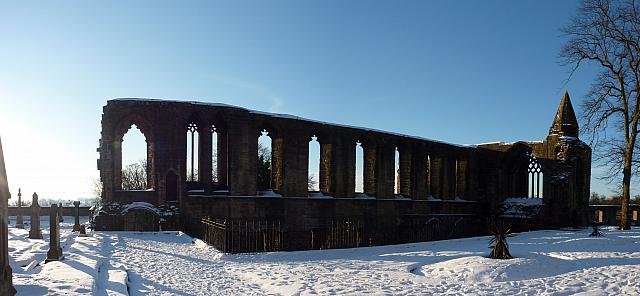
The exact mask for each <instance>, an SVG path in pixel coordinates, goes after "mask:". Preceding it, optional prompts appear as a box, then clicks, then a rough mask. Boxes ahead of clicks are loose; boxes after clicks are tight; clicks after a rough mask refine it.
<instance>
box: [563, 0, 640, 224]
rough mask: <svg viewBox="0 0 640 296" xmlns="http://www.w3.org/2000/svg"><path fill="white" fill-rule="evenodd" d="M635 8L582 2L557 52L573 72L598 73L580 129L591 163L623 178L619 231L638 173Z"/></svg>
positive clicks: (638, 22) (639, 83)
mask: <svg viewBox="0 0 640 296" xmlns="http://www.w3.org/2000/svg"><path fill="white" fill-rule="evenodd" d="M639 9H640V7H639V6H638V5H637V4H636V3H635V1H633V0H622V1H616V2H613V1H611V2H610V1H607V0H584V1H583V3H582V4H581V6H580V8H579V10H578V13H577V14H576V16H575V17H573V19H572V20H571V22H570V23H569V24H568V25H567V26H566V27H564V28H563V29H562V32H564V33H565V34H566V36H567V37H568V41H567V43H566V44H565V45H564V47H563V48H562V50H561V52H560V57H561V59H562V61H563V63H564V64H565V65H570V66H572V71H571V74H573V72H574V71H575V70H576V69H578V68H579V67H580V66H581V65H582V64H583V63H590V64H593V65H595V66H596V67H597V68H599V69H600V72H599V73H598V75H597V77H596V78H595V80H594V83H593V84H592V87H591V90H590V92H589V93H588V94H587V97H586V99H585V100H584V102H583V104H582V107H583V114H582V119H583V125H584V127H585V128H586V133H587V134H588V135H589V136H590V137H591V144H592V146H594V152H595V158H594V159H595V160H596V161H598V162H599V163H601V164H603V165H604V166H606V167H608V168H609V171H608V174H606V176H605V178H606V179H609V180H613V179H617V178H619V177H620V176H622V198H621V213H622V217H621V220H620V228H621V229H629V228H630V227H629V221H628V218H627V213H628V209H629V197H630V191H629V190H630V188H629V187H630V184H631V177H632V174H634V173H635V172H637V170H634V169H633V168H634V166H636V165H637V164H638V162H637V161H634V159H635V158H637V156H636V155H634V150H635V149H636V147H637V141H636V140H637V135H638V121H639V120H640V92H639V91H640V15H639V13H638V12H639Z"/></svg>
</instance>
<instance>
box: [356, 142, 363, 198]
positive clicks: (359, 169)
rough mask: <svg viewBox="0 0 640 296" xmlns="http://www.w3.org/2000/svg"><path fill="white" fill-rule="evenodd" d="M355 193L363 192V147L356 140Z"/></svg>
mask: <svg viewBox="0 0 640 296" xmlns="http://www.w3.org/2000/svg"><path fill="white" fill-rule="evenodd" d="M355 192H356V193H364V148H362V143H361V142H360V141H357V142H356V189H355Z"/></svg>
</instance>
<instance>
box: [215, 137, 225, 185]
mask: <svg viewBox="0 0 640 296" xmlns="http://www.w3.org/2000/svg"><path fill="white" fill-rule="evenodd" d="M216 136H217V138H218V145H217V146H216V148H217V149H218V150H217V151H218V153H217V156H218V160H217V163H216V169H217V170H218V184H220V185H224V186H227V185H228V184H227V155H228V153H227V133H226V131H224V130H221V129H218V132H217V135H216Z"/></svg>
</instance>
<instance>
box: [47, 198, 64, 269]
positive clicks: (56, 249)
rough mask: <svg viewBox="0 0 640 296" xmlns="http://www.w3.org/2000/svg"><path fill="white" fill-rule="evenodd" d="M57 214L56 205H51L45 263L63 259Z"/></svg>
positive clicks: (58, 211)
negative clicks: (47, 249)
mask: <svg viewBox="0 0 640 296" xmlns="http://www.w3.org/2000/svg"><path fill="white" fill-rule="evenodd" d="M59 214H60V210H59V209H58V205H56V204H52V205H51V211H50V214H49V251H48V252H47V259H46V260H45V263H49V262H51V261H59V260H62V259H64V255H63V254H62V248H61V247H60V220H58V215H59Z"/></svg>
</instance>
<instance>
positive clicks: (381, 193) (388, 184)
mask: <svg viewBox="0 0 640 296" xmlns="http://www.w3.org/2000/svg"><path fill="white" fill-rule="evenodd" d="M376 150H377V155H376V196H377V197H378V198H389V197H394V192H393V187H394V183H395V179H396V178H395V177H396V172H395V166H394V163H395V147H394V146H392V145H389V144H380V145H378V146H377V149H376Z"/></svg>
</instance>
